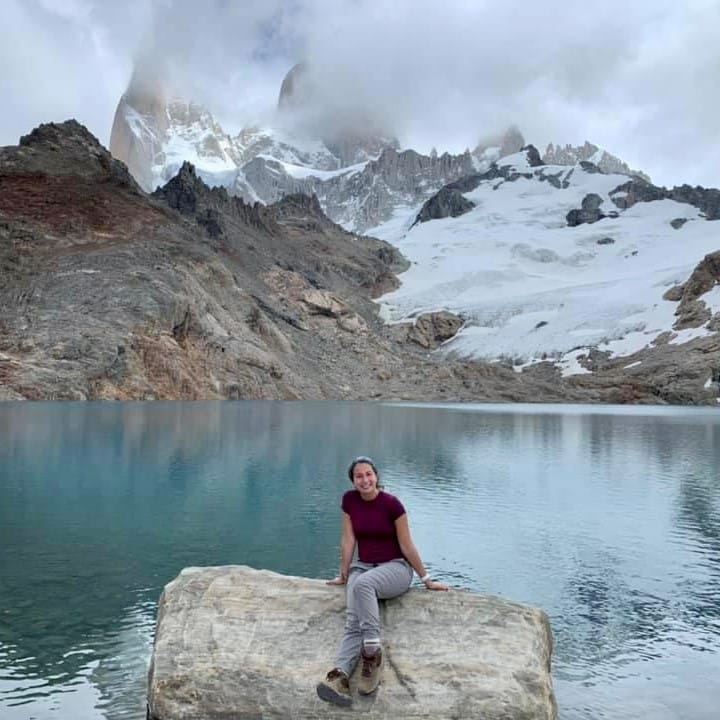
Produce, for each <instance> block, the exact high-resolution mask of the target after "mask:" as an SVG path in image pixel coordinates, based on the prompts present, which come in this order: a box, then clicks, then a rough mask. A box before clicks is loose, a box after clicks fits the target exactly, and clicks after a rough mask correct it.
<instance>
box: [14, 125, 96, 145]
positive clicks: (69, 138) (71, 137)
mask: <svg viewBox="0 0 720 720" xmlns="http://www.w3.org/2000/svg"><path fill="white" fill-rule="evenodd" d="M70 143H75V144H80V145H82V146H83V147H85V148H87V149H92V150H98V151H103V150H105V148H103V146H102V145H101V144H100V141H99V140H98V139H97V138H96V137H95V136H94V135H93V134H92V133H91V132H90V131H89V130H88V129H87V128H86V127H85V126H84V125H83V124H82V123H79V122H78V121H77V120H75V119H74V118H71V119H69V120H65V121H64V122H61V123H54V122H50V123H43V124H41V125H38V126H37V127H36V128H34V129H33V130H31V131H30V132H29V133H28V134H27V135H23V136H22V137H21V138H20V142H19V145H20V146H21V147H35V148H40V147H47V148H50V147H52V148H56V149H57V148H60V147H67V146H68V144H70Z"/></svg>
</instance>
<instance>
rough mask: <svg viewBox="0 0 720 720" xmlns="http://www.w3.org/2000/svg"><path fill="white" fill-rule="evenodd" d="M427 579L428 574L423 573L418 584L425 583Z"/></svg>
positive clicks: (428, 577)
mask: <svg viewBox="0 0 720 720" xmlns="http://www.w3.org/2000/svg"><path fill="white" fill-rule="evenodd" d="M429 579H430V573H425V574H424V575H423V576H422V577H421V578H420V582H421V583H426V582H427V581H428V580H429Z"/></svg>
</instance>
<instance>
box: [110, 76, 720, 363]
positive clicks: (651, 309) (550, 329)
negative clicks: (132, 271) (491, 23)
mask: <svg viewBox="0 0 720 720" xmlns="http://www.w3.org/2000/svg"><path fill="white" fill-rule="evenodd" d="M303 72H304V71H303V70H302V68H298V67H296V68H293V70H292V71H291V72H290V73H289V74H288V76H287V78H286V80H285V82H284V83H283V89H282V91H281V93H280V101H279V113H278V116H277V117H278V124H277V126H276V127H263V128H246V129H244V130H242V131H241V132H240V133H239V134H237V135H236V136H230V135H228V134H227V133H225V132H224V130H223V129H222V127H221V126H220V124H219V123H218V122H217V121H216V120H215V119H214V118H213V116H212V114H211V113H210V112H209V111H208V110H207V109H205V108H202V107H201V106H199V105H196V104H193V103H187V102H182V101H177V100H171V101H168V100H165V99H163V96H162V93H160V92H157V91H155V92H153V91H150V90H148V89H147V84H145V85H143V84H141V83H139V82H138V81H136V80H134V81H133V83H131V87H130V88H129V89H128V92H127V93H126V94H125V95H124V96H123V98H122V100H121V102H120V104H119V106H118V110H117V113H116V117H115V123H114V127H113V134H112V140H111V148H110V149H111V151H112V152H113V154H114V155H115V156H116V157H119V158H120V159H122V160H124V161H125V162H126V163H127V164H128V166H129V168H130V170H131V172H132V173H133V175H134V176H135V177H136V179H137V180H138V181H139V182H140V184H141V185H142V186H143V187H144V188H145V189H146V190H151V189H154V188H155V187H156V186H158V185H163V184H165V183H166V182H167V181H168V180H170V179H171V178H172V177H173V176H174V175H175V174H176V173H177V172H178V170H179V168H180V167H181V165H182V163H183V162H185V161H189V162H191V163H192V164H193V165H194V166H195V168H196V172H197V174H198V176H199V177H201V178H202V179H203V180H204V181H205V182H206V183H207V184H208V185H210V186H223V187H225V188H227V189H228V191H229V192H230V194H234V195H238V196H241V197H243V198H244V199H245V200H247V201H251V202H256V201H259V202H262V203H266V204H268V203H272V202H275V201H277V200H279V199H281V198H282V197H283V196H285V195H287V194H290V193H305V194H315V195H316V196H317V197H318V199H319V202H320V204H321V206H322V208H323V210H324V211H325V213H326V214H327V215H328V216H329V217H330V218H331V219H333V220H334V221H335V222H338V223H339V224H341V225H343V226H344V227H345V228H346V229H348V230H352V231H354V232H359V233H364V234H368V235H374V236H376V237H378V238H381V239H383V240H387V241H389V242H390V243H392V244H393V245H395V246H397V247H398V248H399V249H400V250H401V251H402V252H403V253H404V254H405V255H406V257H407V258H408V259H409V260H410V261H411V263H412V265H411V267H410V269H409V270H408V271H407V272H406V273H404V274H403V275H402V276H401V282H402V285H401V287H400V288H399V289H398V290H396V291H394V292H392V293H390V294H389V295H386V296H385V297H383V298H381V303H382V312H383V314H384V317H385V318H386V319H387V320H388V321H389V322H391V323H396V324H399V323H414V322H415V321H416V320H417V318H418V317H420V316H422V315H427V314H428V313H434V312H435V311H440V310H444V311H450V312H451V313H454V314H456V315H457V316H458V317H459V318H460V319H461V321H462V327H461V329H460V331H459V332H458V333H457V335H456V336H455V337H454V338H452V339H451V340H449V341H447V342H446V343H445V344H444V345H443V346H442V347H441V348H440V350H439V351H438V352H440V353H448V354H452V355H454V356H459V357H464V358H473V359H486V360H494V361H498V360H500V361H504V362H510V363H512V364H513V366H514V367H515V368H516V369H522V368H526V367H536V366H537V365H538V364H540V363H543V362H546V363H547V362H550V363H553V364H554V365H556V366H557V367H559V368H560V369H561V370H562V372H563V373H564V374H573V373H574V374H577V373H589V372H591V371H592V370H593V369H594V368H596V367H597V362H598V358H601V359H604V360H606V361H607V362H613V361H614V360H615V359H617V358H623V357H626V356H627V357H628V358H630V359H629V360H628V368H639V367H640V365H641V364H642V363H643V362H644V360H642V359H639V360H638V359H636V358H637V357H641V355H637V353H641V354H642V352H643V350H644V349H647V348H650V349H652V348H658V347H660V346H666V347H667V348H670V349H672V348H673V347H675V346H677V345H682V344H683V343H687V342H690V341H692V340H694V339H698V338H702V337H705V336H708V335H711V334H714V333H716V332H717V331H718V330H720V315H719V314H718V313H720V289H718V288H717V287H714V289H710V291H709V292H706V293H705V294H704V295H703V296H702V298H692V299H690V300H687V303H685V305H683V302H685V301H683V300H682V292H681V291H680V290H678V287H681V286H682V284H683V283H686V281H687V280H688V278H689V276H690V274H691V273H692V272H693V268H695V266H696V265H697V264H698V262H700V261H701V260H702V258H703V256H705V255H706V254H707V253H711V252H714V251H717V250H718V249H720V236H719V234H718V231H717V228H718V225H716V224H715V223H714V222H709V220H714V219H717V218H718V217H720V191H712V190H710V191H705V190H703V189H701V188H697V189H692V188H687V187H685V186H684V187H683V188H675V189H674V190H672V191H668V190H665V189H664V188H657V187H655V186H653V185H652V184H651V183H650V181H649V178H648V177H647V176H646V175H644V174H642V173H641V172H638V171H634V170H631V169H630V168H629V167H628V166H627V165H626V164H625V163H624V162H623V161H622V160H620V159H619V158H617V157H615V156H613V155H611V154H610V153H608V152H606V151H604V150H602V149H600V148H598V147H597V146H596V145H593V144H591V143H588V142H586V143H585V145H583V146H580V147H572V146H569V145H565V146H561V145H557V146H553V145H550V146H548V148H547V150H546V152H545V154H544V155H542V156H541V155H540V153H539V152H538V151H537V150H536V149H535V148H534V147H532V146H526V145H525V140H524V138H523V137H522V134H521V133H520V131H519V130H518V129H517V128H515V127H511V128H509V129H508V131H506V132H505V133H504V134H502V135H499V136H494V137H493V136H490V137H488V138H486V139H485V140H483V141H481V142H480V143H479V144H478V145H477V147H476V148H475V149H474V150H473V151H472V152H469V151H467V152H465V153H463V154H460V155H451V154H448V153H444V154H442V155H438V154H437V153H436V152H433V153H432V154H431V155H423V154H420V153H417V152H415V151H414V150H404V151H400V150H399V146H398V143H397V141H396V140H395V139H394V138H393V137H391V135H389V134H384V135H383V134H382V133H380V132H379V131H376V130H373V131H372V132H370V131H368V132H367V133H365V134H363V133H361V132H360V133H359V132H357V130H356V129H355V130H352V131H347V132H346V133H345V135H342V133H335V134H334V135H328V134H327V133H325V135H323V137H322V138H321V137H319V136H318V135H312V133H308V127H307V126H304V128H303V129H302V130H301V129H299V127H298V126H297V125H295V126H293V125H292V123H288V122H284V119H285V120H287V118H288V115H286V114H284V113H287V112H291V111H294V110H297V108H298V107H302V106H303V103H307V102H308V98H309V97H311V96H312V93H308V92H305V94H303V92H302V91H301V88H302V82H303V78H304V77H305V76H304V75H303ZM369 126H371V125H369ZM688 303H690V305H692V303H700V304H701V305H702V304H703V303H704V305H702V308H701V309H702V312H697V308H696V307H695V306H694V305H692V307H695V310H694V311H693V312H695V316H694V319H691V320H689V321H688V319H687V318H688V315H687V312H686V305H687V304H688ZM703 308H704V309H703ZM700 320H702V322H700ZM621 369H622V367H621ZM611 370H612V371H613V372H615V370H614V369H613V368H611ZM703 372H705V371H704V370H703ZM718 373H720V368H719V369H718Z"/></svg>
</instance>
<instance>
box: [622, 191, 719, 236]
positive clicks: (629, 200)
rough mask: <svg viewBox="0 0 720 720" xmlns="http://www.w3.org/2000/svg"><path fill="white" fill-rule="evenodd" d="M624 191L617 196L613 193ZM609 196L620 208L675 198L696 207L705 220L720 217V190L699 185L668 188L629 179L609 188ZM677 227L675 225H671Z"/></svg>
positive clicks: (625, 208) (624, 208)
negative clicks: (613, 187)
mask: <svg viewBox="0 0 720 720" xmlns="http://www.w3.org/2000/svg"><path fill="white" fill-rule="evenodd" d="M620 193H624V195H620V196H619V197H613V195H616V194H620ZM609 195H610V198H611V199H612V201H613V202H614V203H615V205H617V207H619V208H620V209H621V210H627V209H628V208H631V207H632V206H633V205H634V204H635V203H637V202H652V201H654V200H675V201H676V202H680V203H687V204H688V205H692V206H694V207H696V208H697V209H698V210H700V212H702V213H703V215H704V216H705V218H706V219H707V220H719V219H720V190H717V189H715V188H704V187H701V186H699V185H698V186H696V187H691V186H690V185H679V186H675V187H673V188H672V189H671V190H668V189H667V188H664V187H658V186H657V185H652V184H651V183H649V182H645V181H643V180H640V179H634V180H629V181H628V182H626V183H623V184H622V185H618V186H617V187H616V188H615V189H614V190H611V191H610V193H609ZM673 227H675V228H676V229H677V227H676V226H675V225H673Z"/></svg>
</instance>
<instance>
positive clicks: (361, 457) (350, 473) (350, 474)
mask: <svg viewBox="0 0 720 720" xmlns="http://www.w3.org/2000/svg"><path fill="white" fill-rule="evenodd" d="M360 463H366V464H368V465H369V466H370V467H371V468H372V469H373V472H374V473H375V475H376V476H377V479H378V484H377V486H378V488H382V485H381V484H380V473H379V472H378V469H377V468H376V467H375V462H374V461H373V460H372V459H371V458H369V457H367V456H365V455H358V457H356V458H355V459H354V460H353V461H352V462H351V463H350V467H349V468H348V477H349V478H350V482H353V472H354V471H355V466H356V465H359V464H360Z"/></svg>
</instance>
